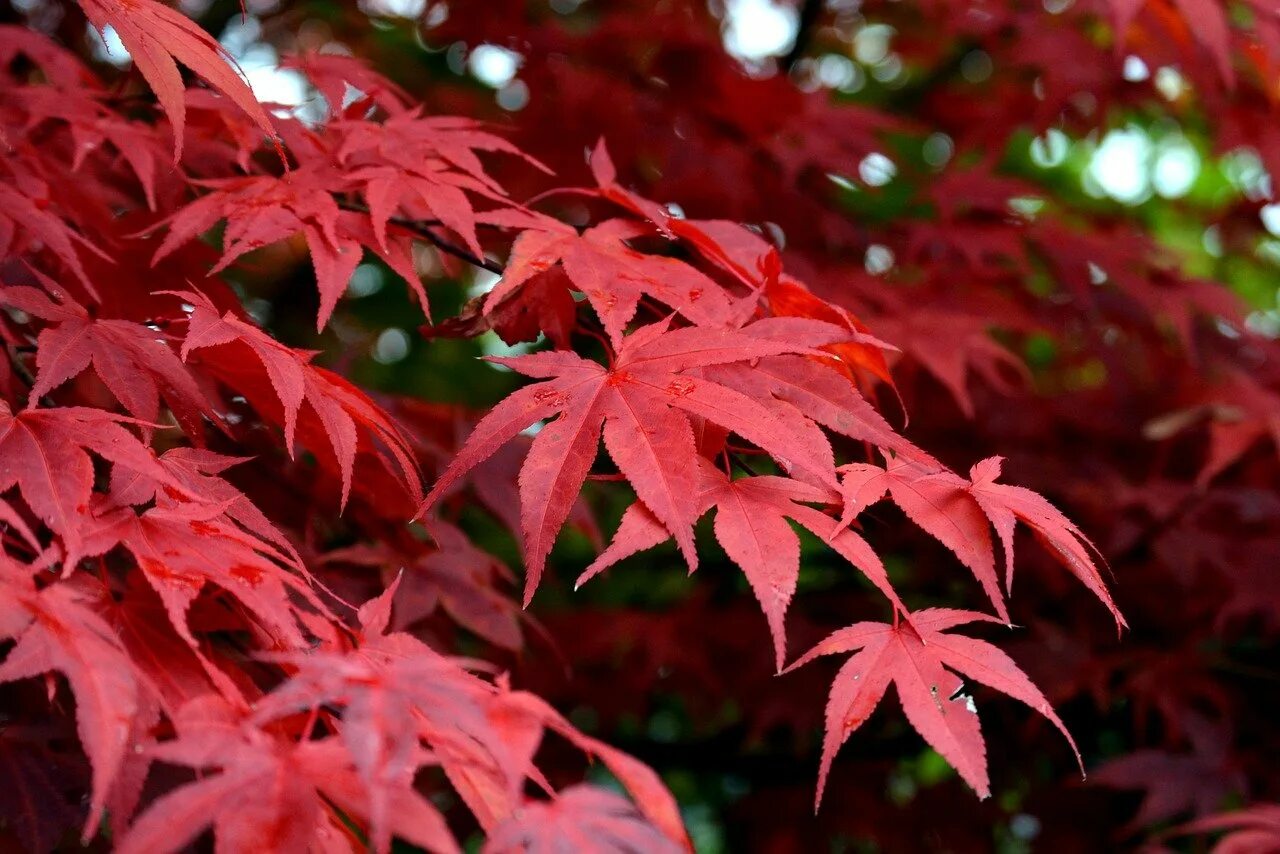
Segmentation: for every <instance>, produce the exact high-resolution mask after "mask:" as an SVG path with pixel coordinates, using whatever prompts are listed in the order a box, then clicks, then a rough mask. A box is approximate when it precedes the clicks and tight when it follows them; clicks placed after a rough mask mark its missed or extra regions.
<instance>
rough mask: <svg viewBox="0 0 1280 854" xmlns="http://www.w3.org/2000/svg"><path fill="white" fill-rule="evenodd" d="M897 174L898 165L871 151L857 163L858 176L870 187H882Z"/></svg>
mask: <svg viewBox="0 0 1280 854" xmlns="http://www.w3.org/2000/svg"><path fill="white" fill-rule="evenodd" d="M897 174H898V167H897V166H895V165H894V162H893V161H892V160H890V159H889V158H888V157H885V156H884V155H883V154H881V153H880V152H878V151H873V152H871V153H870V154H868V155H867V156H866V157H864V158H862V162H861V163H859V164H858V177H859V178H861V179H862V182H863V183H864V184H866V185H867V186H870V187H883V186H884V185H885V184H888V183H889V182H890V181H892V180H893V177H894V176H895V175H897Z"/></svg>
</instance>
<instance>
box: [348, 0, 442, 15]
mask: <svg viewBox="0 0 1280 854" xmlns="http://www.w3.org/2000/svg"><path fill="white" fill-rule="evenodd" d="M361 5H363V6H364V7H365V9H366V10H368V11H369V12H372V13H373V14H375V15H382V16H384V17H388V18H416V17H418V16H419V15H421V14H422V13H423V11H424V10H425V9H426V8H427V0H367V2H365V3H363V4H361Z"/></svg>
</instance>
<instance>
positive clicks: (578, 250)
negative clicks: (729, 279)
mask: <svg viewBox="0 0 1280 854" xmlns="http://www.w3.org/2000/svg"><path fill="white" fill-rule="evenodd" d="M651 233H652V231H651V229H649V228H647V227H645V226H643V225H641V224H640V223H637V222H634V221H629V220H622V219H612V220H608V221H606V222H603V223H601V224H600V225H597V226H594V227H592V228H589V229H587V230H586V231H584V232H583V233H582V234H581V235H579V234H578V233H577V232H576V231H574V230H573V229H572V228H569V227H568V226H565V227H563V228H561V229H558V230H555V231H550V230H549V231H537V230H533V229H530V230H527V231H525V232H523V233H522V234H521V235H520V236H519V237H517V238H516V240H515V242H514V243H513V244H512V247H511V256H510V257H509V258H508V259H507V267H506V270H505V272H504V273H503V275H502V280H501V281H500V282H499V283H498V285H497V287H495V288H494V289H493V290H492V291H491V292H490V293H489V295H488V297H486V299H485V303H484V312H485V313H486V314H488V313H491V312H493V311H494V309H495V307H496V306H498V305H499V304H500V303H501V302H502V301H503V300H505V299H507V298H508V297H509V296H510V295H511V294H513V293H514V292H516V291H517V289H519V288H520V287H521V286H522V285H524V284H525V283H526V282H527V281H529V280H530V279H531V278H533V277H534V276H536V275H538V274H540V273H545V272H546V271H547V270H549V269H550V268H552V267H553V266H554V265H556V264H557V263H558V264H560V265H561V266H562V267H563V269H564V271H565V273H566V275H567V276H568V277H569V281H570V282H572V283H573V285H574V286H575V287H576V289H577V290H579V291H581V292H582V293H583V294H585V295H586V298H587V301H588V302H589V303H590V304H591V306H592V308H594V309H595V312H596V314H597V315H598V316H599V317H600V321H601V323H603V324H604V328H605V330H606V331H607V332H608V333H609V336H610V338H611V340H612V341H613V343H614V345H615V346H617V345H618V344H619V343H620V342H621V340H622V336H623V332H624V330H625V329H626V326H627V324H628V323H629V322H630V321H631V319H632V318H633V317H634V316H635V312H636V307H637V306H638V305H639V302H640V299H641V297H643V296H650V297H652V298H653V299H656V300H657V301H658V302H660V303H662V304H663V305H666V306H668V307H670V308H672V309H674V310H675V311H678V312H680V314H681V315H682V316H683V317H684V318H685V319H686V320H689V321H690V322H692V323H695V324H698V325H700V326H711V327H721V326H728V325H735V326H736V325H738V324H737V323H734V322H733V321H734V320H735V317H736V316H737V315H739V314H741V308H738V307H736V306H735V305H734V302H733V301H732V300H731V298H730V297H729V296H728V294H727V293H726V292H725V290H724V289H723V288H722V287H721V286H720V285H718V284H717V283H716V282H714V281H713V280H712V279H710V278H709V277H707V276H706V275H704V274H703V273H700V272H698V270H696V269H694V268H693V267H691V266H689V265H688V264H685V263H684V262H683V261H679V260H677V259H675V258H666V257H663V256H659V255H645V254H642V253H640V252H637V251H636V250H634V249H632V248H630V247H629V246H628V245H627V244H626V241H627V240H630V239H634V238H637V237H644V236H647V235H649V234H651Z"/></svg>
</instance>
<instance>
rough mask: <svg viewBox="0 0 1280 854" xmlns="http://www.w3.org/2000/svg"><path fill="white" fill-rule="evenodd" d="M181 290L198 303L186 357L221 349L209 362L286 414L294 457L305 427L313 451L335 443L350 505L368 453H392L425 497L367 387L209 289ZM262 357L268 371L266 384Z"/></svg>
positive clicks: (397, 467) (262, 405)
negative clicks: (222, 307) (359, 460)
mask: <svg viewBox="0 0 1280 854" xmlns="http://www.w3.org/2000/svg"><path fill="white" fill-rule="evenodd" d="M173 295H174V296H177V297H180V298H182V299H184V300H186V301H187V304H188V305H190V306H191V307H192V308H191V312H190V314H189V315H188V327H187V335H186V338H185V339H184V340H183V342H182V350H181V356H182V358H183V360H186V359H187V358H188V356H190V354H191V353H193V352H195V351H197V350H203V349H206V348H219V349H220V350H221V356H222V357H221V358H217V359H205V360H203V361H202V364H203V365H204V366H205V367H206V369H208V370H210V371H211V372H213V373H215V374H216V375H218V376H221V377H222V378H223V379H224V380H226V381H227V382H228V384H229V385H230V386H231V387H232V388H235V389H237V390H238V391H240V392H241V393H242V394H244V395H245V396H246V397H249V399H250V400H252V401H253V402H254V405H255V406H256V407H257V408H258V410H259V411H260V412H262V413H263V414H264V416H265V417H268V418H273V417H278V418H279V423H281V424H282V426H283V427H284V437H285V445H286V447H287V449H288V450H289V453H290V454H291V455H292V454H293V451H294V442H295V438H296V435H297V433H298V432H299V431H302V432H303V433H304V438H305V439H306V441H307V446H308V447H309V448H311V449H312V450H313V451H315V450H319V449H320V448H321V447H322V445H321V444H318V442H319V441H321V440H322V441H324V442H327V443H328V446H329V449H330V450H331V451H332V454H333V459H334V461H335V462H336V463H337V466H338V470H339V473H340V475H341V479H342V497H341V504H342V506H346V503H347V499H348V497H349V496H350V493H351V482H352V477H353V474H354V471H355V464H356V456H357V454H358V453H359V452H361V451H372V452H374V453H378V454H383V453H387V454H390V457H391V465H392V467H393V471H395V472H396V473H397V474H398V476H399V477H400V479H401V482H402V484H403V485H404V487H405V489H406V490H407V491H408V492H409V494H410V495H411V496H414V497H415V498H416V496H418V495H421V488H422V486H421V481H420V479H419V476H418V469H417V464H416V463H415V462H414V459H413V454H412V451H411V450H410V447H409V444H408V439H407V438H406V437H405V435H404V434H403V432H402V431H401V430H400V428H399V427H398V426H397V425H396V424H395V423H394V422H393V421H392V420H391V418H390V417H389V416H388V415H387V414H386V413H385V412H383V411H382V410H381V409H379V408H378V407H377V405H376V404H374V402H373V401H372V400H370V399H369V398H368V396H366V395H365V394H364V393H363V392H362V391H360V390H359V389H357V388H356V387H355V386H353V385H352V384H351V383H349V382H347V381H346V380H344V379H343V378H341V377H340V376H338V375H337V374H335V373H333V372H332V371H327V370H325V369H323V368H319V367H316V366H315V365H311V364H309V363H310V360H311V356H312V354H310V353H306V352H300V351H296V350H293V349H292V348H289V347H286V346H285V345H283V344H281V343H280V342H278V341H276V340H275V339H274V338H272V337H271V336H269V335H267V334H266V333H265V332H263V331H262V330H260V329H258V328H257V327H254V326H252V325H250V324H249V323H246V322H245V321H244V320H241V319H240V318H239V317H237V316H236V315H235V314H233V313H232V312H230V311H228V312H226V313H223V314H219V313H218V310H217V308H216V307H215V306H214V304H213V303H212V302H211V301H210V300H209V299H208V297H205V296H204V295H203V294H198V293H193V292H190V291H178V292H174V293H173ZM223 348H226V349H223ZM237 348H238V349H237ZM228 350H230V352H227V351H228ZM254 362H256V363H257V365H258V366H259V367H260V368H261V370H262V371H263V372H265V374H266V380H267V382H266V384H265V385H263V384H262V383H261V374H259V373H258V371H257V370H256V369H254V367H253V363H254ZM277 413H278V415H277ZM374 440H376V441H377V443H378V444H377V446H374V445H373V441H374Z"/></svg>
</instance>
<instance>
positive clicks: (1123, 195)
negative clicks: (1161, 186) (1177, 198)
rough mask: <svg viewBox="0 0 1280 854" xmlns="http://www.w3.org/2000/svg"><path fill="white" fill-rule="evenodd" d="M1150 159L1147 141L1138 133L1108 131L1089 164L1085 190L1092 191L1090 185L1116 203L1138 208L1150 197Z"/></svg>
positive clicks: (1147, 137) (1139, 130)
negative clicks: (1136, 205)
mask: <svg viewBox="0 0 1280 854" xmlns="http://www.w3.org/2000/svg"><path fill="white" fill-rule="evenodd" d="M1151 155H1152V145H1151V137H1149V136H1147V134H1146V132H1145V131H1143V130H1142V129H1140V128H1136V127H1129V128H1124V129H1123V130H1112V131H1108V133H1107V135H1106V136H1104V137H1103V138H1102V143H1101V144H1100V145H1099V146H1098V147H1097V149H1096V150H1095V151H1094V152H1093V159H1092V160H1090V161H1089V168H1088V169H1087V170H1086V176H1085V177H1086V178H1087V179H1089V180H1088V182H1086V186H1085V188H1086V189H1092V188H1091V187H1090V186H1089V183H1090V182H1091V183H1092V184H1093V185H1094V186H1095V187H1096V188H1097V189H1099V190H1101V191H1102V193H1103V194H1105V195H1108V196H1110V197H1111V198H1113V199H1115V200H1116V201H1118V202H1122V203H1124V204H1127V205H1133V204H1138V203H1139V202H1141V201H1144V200H1145V199H1146V198H1147V197H1148V196H1149V195H1150V194H1151V176H1150V170H1149V166H1148V164H1149V163H1150V161H1151Z"/></svg>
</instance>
